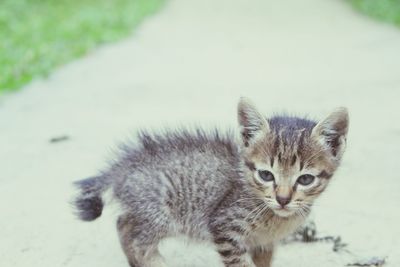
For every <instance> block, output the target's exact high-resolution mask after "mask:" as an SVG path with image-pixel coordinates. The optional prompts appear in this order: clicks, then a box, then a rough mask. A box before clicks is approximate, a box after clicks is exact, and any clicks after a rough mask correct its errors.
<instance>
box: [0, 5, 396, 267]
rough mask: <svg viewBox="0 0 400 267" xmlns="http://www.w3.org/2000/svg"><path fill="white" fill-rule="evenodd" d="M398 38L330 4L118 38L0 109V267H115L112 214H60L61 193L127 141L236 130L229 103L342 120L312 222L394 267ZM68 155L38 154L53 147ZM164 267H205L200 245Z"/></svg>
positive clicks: (178, 247) (175, 252) (329, 262)
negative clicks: (345, 141) (147, 132)
mask: <svg viewBox="0 0 400 267" xmlns="http://www.w3.org/2000/svg"><path fill="white" fill-rule="evenodd" d="M399 49H400V30H398V29H395V28H394V27H392V26H390V25H385V24H380V23H378V22H375V21H372V20H370V19H368V18H365V17H363V16H362V15H359V14H357V13H355V12H354V11H353V10H351V8H350V6H348V5H347V4H346V3H344V2H342V1H336V0H326V1H320V0H302V1H298V0H288V1H272V0H252V1H248V0H235V1H232V0H171V1H169V2H168V4H167V5H166V7H165V8H164V9H163V10H162V11H161V12H160V13H159V14H157V15H156V16H154V17H152V18H151V19H149V20H147V21H146V22H145V23H144V24H143V25H142V27H141V28H140V30H139V31H138V32H137V33H136V34H135V35H134V36H133V37H131V38H128V39H126V40H124V41H122V42H120V43H117V44H113V45H110V46H105V47H103V48H100V49H98V50H97V51H94V52H93V53H91V54H90V55H88V56H87V57H85V58H83V59H81V60H78V61H76V62H74V63H72V64H69V65H67V66H64V67H62V68H61V69H59V70H57V71H56V72H55V73H53V75H51V76H50V77H49V78H48V79H46V80H39V81H36V82H34V83H32V84H30V85H28V86H27V87H26V88H24V89H23V90H22V91H20V92H18V93H15V94H13V95H9V96H7V97H4V98H2V99H1V103H0V133H1V138H0V147H1V150H0V164H1V167H0V214H1V219H0V266H2V267H11V266H13V267H22V266H24V267H25V266H41V267H55V266H68V267H78V266H79V267H81V266H96V267H106V266H107V267H109V266H114V267H123V266H128V265H127V263H126V261H125V258H124V256H123V254H122V252H121V250H120V247H119V243H118V240H117V236H116V232H115V226H114V221H115V217H114V216H113V215H114V212H113V211H112V209H107V210H106V212H105V214H104V216H103V217H102V218H101V219H99V220H98V221H95V222H93V223H82V222H80V221H77V220H75V218H74V217H73V216H72V214H71V210H70V207H69V206H68V200H69V199H70V198H71V195H72V189H71V186H70V184H71V182H72V181H73V180H77V179H80V178H84V177H87V176H90V175H92V174H95V173H96V171H97V170H98V169H99V168H101V167H103V166H104V165H105V160H106V159H107V158H108V157H109V156H110V151H111V150H112V148H113V147H114V144H115V143H116V142H117V141H119V140H123V139H125V138H127V137H129V136H131V135H132V134H133V133H134V132H135V131H136V129H138V128H140V127H143V126H146V127H161V126H165V125H172V126H174V125H178V124H179V125H182V124H188V123H190V124H193V123H201V124H204V125H205V126H206V127H208V126H210V125H213V124H218V125H235V124H236V117H235V113H236V111H235V107H236V103H237V100H238V98H239V96H241V95H245V96H248V97H250V98H253V99H254V101H255V102H256V104H258V105H259V106H260V107H261V108H262V110H263V111H264V112H265V113H266V114H270V113H272V112H275V111H284V110H286V111H289V112H294V113H300V114H311V116H312V117H316V118H321V117H322V116H324V114H326V113H327V112H329V111H330V110H331V109H332V108H334V107H336V106H342V105H344V106H347V107H348V108H349V110H350V112H351V129H350V135H349V146H348V151H347V153H346V155H345V158H344V162H343V165H342V168H341V170H340V171H339V173H338V174H337V175H336V176H335V178H334V181H333V183H332V186H331V187H330V188H329V189H330V190H328V192H327V193H326V194H325V195H324V196H323V197H322V198H321V199H320V201H319V202H318V203H317V205H316V207H315V217H316V222H317V224H318V227H319V230H320V234H321V235H340V236H341V237H342V239H343V241H344V242H347V243H348V244H349V249H350V250H351V251H352V252H353V253H354V254H355V257H363V256H387V257H388V258H387V260H388V264H387V266H400V252H399V251H400V239H399V236H400V228H399V220H400V214H399V207H398V206H399V203H400V193H399V192H400V191H399V189H400V188H399V186H400V175H399V173H400V164H399V162H398V157H399V155H400V124H399V116H400V107H399V97H400V50H399ZM63 135H67V136H69V140H66V141H64V142H59V143H50V142H49V140H50V139H51V138H53V137H58V136H63ZM331 248H332V245H331V244H325V243H316V244H297V243H296V244H290V245H285V246H282V247H281V248H280V249H279V250H278V253H277V255H276V258H275V263H274V266H276V267H283V266H285V267H288V266H296V267H299V266H300V267H301V266H304V267H314V266H315V267H317V266H328V267H330V266H343V265H344V264H346V263H348V262H349V261H351V260H352V256H351V255H349V254H348V253H345V252H342V253H335V252H333V251H332V249H331ZM161 250H162V252H163V253H164V254H165V255H166V257H167V259H168V262H169V263H170V266H174V267H175V266H198V267H200V266H220V265H219V260H218V258H217V257H216V254H215V252H213V250H212V249H211V247H210V246H209V245H194V244H193V245H189V246H186V245H185V244H183V243H182V242H180V241H179V240H178V241H177V240H172V241H166V242H164V244H162V246H161Z"/></svg>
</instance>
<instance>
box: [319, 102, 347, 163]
mask: <svg viewBox="0 0 400 267" xmlns="http://www.w3.org/2000/svg"><path fill="white" fill-rule="evenodd" d="M348 129H349V114H348V111H347V108H344V107H341V108H337V109H335V110H334V111H333V112H332V113H331V114H330V115H329V116H328V117H326V118H325V119H323V120H322V121H320V122H319V123H318V124H317V125H316V126H315V127H314V129H313V130H312V133H311V137H312V138H314V139H315V140H316V141H317V142H320V143H322V144H323V145H325V146H328V148H329V149H330V151H331V152H332V155H333V156H334V157H336V158H340V157H341V156H342V154H343V152H344V149H345V146H346V137H347V131H348Z"/></svg>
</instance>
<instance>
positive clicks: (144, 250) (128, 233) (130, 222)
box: [117, 215, 166, 267]
mask: <svg viewBox="0 0 400 267" xmlns="http://www.w3.org/2000/svg"><path fill="white" fill-rule="evenodd" d="M117 228H118V234H119V238H120V242H121V246H122V249H123V251H124V253H125V255H126V257H127V258H128V262H129V265H130V266H131V267H166V265H165V262H164V259H163V257H162V256H161V255H160V253H159V251H158V244H159V241H160V240H161V239H162V238H163V237H164V234H165V231H162V230H161V229H160V230H158V231H157V230H155V229H153V230H150V229H143V227H140V229H139V227H138V225H137V224H136V225H135V220H134V219H133V217H131V216H129V215H123V216H121V217H119V218H118V222H117Z"/></svg>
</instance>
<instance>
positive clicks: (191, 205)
mask: <svg viewBox="0 0 400 267" xmlns="http://www.w3.org/2000/svg"><path fill="white" fill-rule="evenodd" d="M343 114H344V113H340V114H339V113H337V114H336V117H340V116H339V115H343ZM329 120H330V121H329V123H326V122H325V121H322V124H321V123H319V124H317V123H315V122H313V121H310V120H306V119H301V118H296V117H282V116H275V117H272V118H270V119H268V120H267V119H265V118H264V117H263V116H261V115H260V113H259V112H258V111H257V109H256V108H255V107H254V106H253V105H252V104H251V103H250V102H249V101H247V100H244V99H242V100H241V102H240V103H239V123H240V127H241V137H242V141H243V142H242V143H241V142H238V140H237V139H236V137H235V135H234V134H233V133H221V132H220V131H215V132H213V133H207V132H206V131H203V130H200V129H198V130H196V131H188V130H180V131H167V132H165V133H163V134H151V133H148V132H141V133H140V134H139V138H138V142H137V143H135V144H125V145H123V146H122V147H121V153H120V154H119V157H118V158H117V159H116V160H115V161H114V162H113V163H112V164H111V166H110V168H109V169H107V170H106V171H104V172H103V173H101V174H100V175H98V176H96V177H95V178H90V179H87V180H82V181H79V182H78V183H77V185H78V187H79V188H80V189H81V194H80V196H79V197H78V198H77V200H76V202H75V204H76V208H77V210H78V214H79V216H80V218H81V219H83V220H94V219H96V218H97V217H99V216H100V215H101V211H102V208H103V201H102V194H103V193H104V192H105V191H106V190H107V189H111V190H112V192H113V196H114V199H115V201H117V202H118V203H119V204H120V206H121V207H122V212H121V214H120V216H119V218H118V223H117V229H118V233H119V236H120V240H121V244H122V248H123V250H124V252H125V254H126V256H127V258H128V262H129V264H130V266H140V267H164V266H165V262H164V259H163V258H162V256H161V255H160V254H159V253H158V248H157V247H158V243H159V242H160V240H162V239H163V238H165V237H171V236H176V235H180V234H185V235H187V236H189V237H191V238H194V239H198V240H206V241H211V242H214V244H215V245H216V247H217V250H218V253H219V255H220V256H221V259H222V262H223V263H224V264H225V266H230V267H267V266H270V262H271V259H272V249H273V246H274V244H275V243H276V242H277V241H279V240H281V239H282V238H284V237H285V236H287V235H288V234H290V233H291V232H293V231H294V230H296V229H297V228H298V227H299V225H301V224H302V223H303V221H304V218H305V217H306V216H307V215H308V212H309V208H310V207H311V205H312V201H313V200H314V199H315V197H317V196H318V195H319V194H320V193H321V192H322V191H323V190H324V189H325V187H326V185H327V184H328V182H329V181H330V177H331V176H332V174H333V173H334V171H335V170H336V168H337V167H338V165H339V161H340V157H341V155H342V153H343V149H344V148H343V147H342V146H344V141H345V136H346V133H347V129H345V130H344V132H343V129H335V128H334V127H333V126H332V125H336V124H335V123H337V118H335V117H329ZM338 125H340V126H343V125H346V127H347V124H343V121H341V123H339V124H338ZM327 133H328V135H327ZM335 134H336V135H335ZM333 146H335V147H333ZM261 169H263V170H264V169H266V170H269V171H271V172H272V173H273V174H274V176H275V180H274V182H273V183H271V182H269V183H266V182H264V181H262V180H261V179H260V177H259V176H258V171H259V170H261ZM302 173H310V174H314V175H315V176H316V182H315V184H314V185H312V186H308V187H302V186H299V185H298V184H297V183H296V178H297V177H298V176H299V175H300V174H302ZM277 194H287V195H290V198H291V202H290V203H289V204H288V205H287V209H286V208H285V209H284V210H282V209H280V208H279V205H278V204H277V200H276V198H277Z"/></svg>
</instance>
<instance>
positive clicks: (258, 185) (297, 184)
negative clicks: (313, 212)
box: [239, 99, 348, 217]
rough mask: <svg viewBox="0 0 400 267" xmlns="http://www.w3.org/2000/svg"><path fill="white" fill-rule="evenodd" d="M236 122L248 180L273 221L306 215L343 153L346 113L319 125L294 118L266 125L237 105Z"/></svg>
mask: <svg viewBox="0 0 400 267" xmlns="http://www.w3.org/2000/svg"><path fill="white" fill-rule="evenodd" d="M239 122H240V125H241V127H242V128H241V130H242V136H243V143H244V148H243V152H244V155H245V163H246V166H247V168H248V169H249V173H250V175H249V177H248V179H249V182H250V184H251V185H252V187H253V188H254V190H255V191H256V193H257V194H258V196H259V197H260V198H262V199H263V200H264V201H265V203H266V204H267V206H268V207H269V208H270V209H271V210H272V211H273V212H274V213H275V214H276V215H278V216H281V217H289V216H292V215H307V214H308V213H309V210H310V207H311V205H312V204H313V201H314V200H315V198H317V197H318V196H319V195H320V194H321V193H322V192H323V191H324V189H325V188H326V186H327V185H328V183H329V181H330V178H331V177H332V175H333V173H334V172H335V170H336V168H337V167H338V165H339V162H340V158H341V156H342V154H343V152H344V148H345V141H346V134H347V129H348V115H347V111H346V109H343V108H342V109H338V110H336V111H335V112H333V113H332V114H331V115H330V116H328V117H327V118H326V119H325V120H322V121H321V122H320V123H318V124H316V123H314V122H312V121H309V120H304V119H299V118H293V117H274V118H271V119H269V120H266V119H265V118H264V117H263V116H262V115H260V113H259V112H258V111H257V110H256V109H255V107H254V106H253V105H252V104H251V103H250V102H249V101H248V100H243V99H242V101H241V102H240V103H239Z"/></svg>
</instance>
